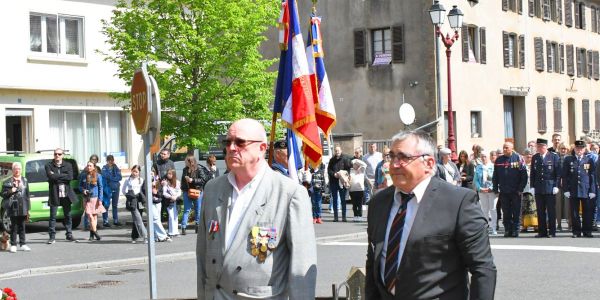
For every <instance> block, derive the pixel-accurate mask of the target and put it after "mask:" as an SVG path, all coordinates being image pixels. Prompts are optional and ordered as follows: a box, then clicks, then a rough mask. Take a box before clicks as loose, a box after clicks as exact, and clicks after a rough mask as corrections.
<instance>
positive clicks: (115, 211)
mask: <svg viewBox="0 0 600 300" xmlns="http://www.w3.org/2000/svg"><path fill="white" fill-rule="evenodd" d="M102 177H104V184H106V186H107V187H108V189H107V191H110V192H109V194H108V195H104V196H105V197H107V200H109V201H104V202H105V203H104V208H106V210H107V211H106V212H105V213H103V214H102V221H103V226H104V227H110V224H109V223H108V207H109V205H112V217H113V224H115V226H121V225H122V224H121V223H120V222H119V193H120V192H121V189H120V187H121V179H123V177H122V176H121V170H120V169H119V167H118V166H117V165H116V164H115V157H114V156H112V155H108V156H106V165H104V167H102ZM106 202H108V203H106Z"/></svg>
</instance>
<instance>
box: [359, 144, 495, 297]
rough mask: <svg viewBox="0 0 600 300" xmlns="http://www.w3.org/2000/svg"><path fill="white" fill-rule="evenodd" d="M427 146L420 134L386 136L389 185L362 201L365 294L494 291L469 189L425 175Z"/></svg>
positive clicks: (430, 159)
mask: <svg viewBox="0 0 600 300" xmlns="http://www.w3.org/2000/svg"><path fill="white" fill-rule="evenodd" d="M434 149H435V148H434V144H433V141H432V140H431V138H430V137H429V136H427V135H426V134H424V133H420V132H401V133H399V134H397V135H395V136H394V137H393V138H392V147H391V149H390V153H389V156H390V159H391V163H390V175H391V177H392V181H393V183H394V186H391V187H389V188H387V189H385V190H383V191H381V192H379V193H377V194H376V195H375V196H374V198H373V199H372V200H371V205H370V207H369V216H368V227H367V234H368V242H369V245H368V250H367V263H366V272H367V274H366V299H368V300H374V299H384V300H386V299H442V300H443V299H452V300H457V299H470V300H475V299H485V300H490V299H493V298H494V291H495V287H496V266H495V265H494V262H493V258H492V253H491V249H490V243H489V239H488V230H487V228H488V224H487V220H486V218H485V217H484V216H483V213H482V211H481V207H480V206H479V204H478V203H477V195H476V194H475V192H473V191H472V190H469V189H465V188H461V187H457V186H453V185H451V184H449V183H447V182H445V181H442V180H440V179H439V178H436V177H434V176H433V175H434V174H435V166H436V163H435V153H434ZM382 216H383V217H382ZM468 273H470V274H471V277H470V279H469V276H468Z"/></svg>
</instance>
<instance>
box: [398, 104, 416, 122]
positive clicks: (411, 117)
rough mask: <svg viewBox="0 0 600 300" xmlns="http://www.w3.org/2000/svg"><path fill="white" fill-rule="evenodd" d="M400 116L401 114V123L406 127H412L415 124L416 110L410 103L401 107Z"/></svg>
mask: <svg viewBox="0 0 600 300" xmlns="http://www.w3.org/2000/svg"><path fill="white" fill-rule="evenodd" d="M398 114H400V121H402V123H403V124H404V125H410V124H412V123H414V122H415V109H414V108H413V107H412V105H410V104H408V103H403V104H402V105H400V109H399V110H398Z"/></svg>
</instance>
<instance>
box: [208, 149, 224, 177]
mask: <svg viewBox="0 0 600 300" xmlns="http://www.w3.org/2000/svg"><path fill="white" fill-rule="evenodd" d="M206 166H207V168H208V174H209V179H208V180H210V179H215V178H217V177H219V176H220V175H221V174H219V169H217V157H216V156H215V155H214V154H211V155H209V156H208V158H206Z"/></svg>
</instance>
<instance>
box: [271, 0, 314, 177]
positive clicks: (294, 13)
mask: <svg viewBox="0 0 600 300" xmlns="http://www.w3.org/2000/svg"><path fill="white" fill-rule="evenodd" d="M297 8H298V6H297V4H296V1H295V0H284V1H283V2H282V8H281V14H280V19H279V30H280V35H279V37H280V46H281V58H280V61H279V73H278V76H277V88H276V91H275V104H274V106H273V111H274V112H276V113H281V119H282V120H283V121H284V122H286V123H287V125H288V126H289V127H290V129H291V130H292V132H293V133H294V135H296V136H297V137H298V138H299V140H300V141H302V153H303V154H304V157H305V159H306V161H307V162H308V163H309V164H310V165H312V166H314V167H316V166H318V165H319V164H320V163H321V157H322V154H323V149H322V147H321V139H320V137H319V129H318V126H317V121H316V116H315V102H314V97H313V88H312V86H311V80H310V73H309V66H308V61H307V59H306V50H305V48H304V42H303V38H302V32H301V31H300V25H299V22H298V9H297ZM291 145H293V143H288V153H294V152H295V151H294V149H290V147H292V146H291ZM297 161H298V160H296V162H297Z"/></svg>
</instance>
